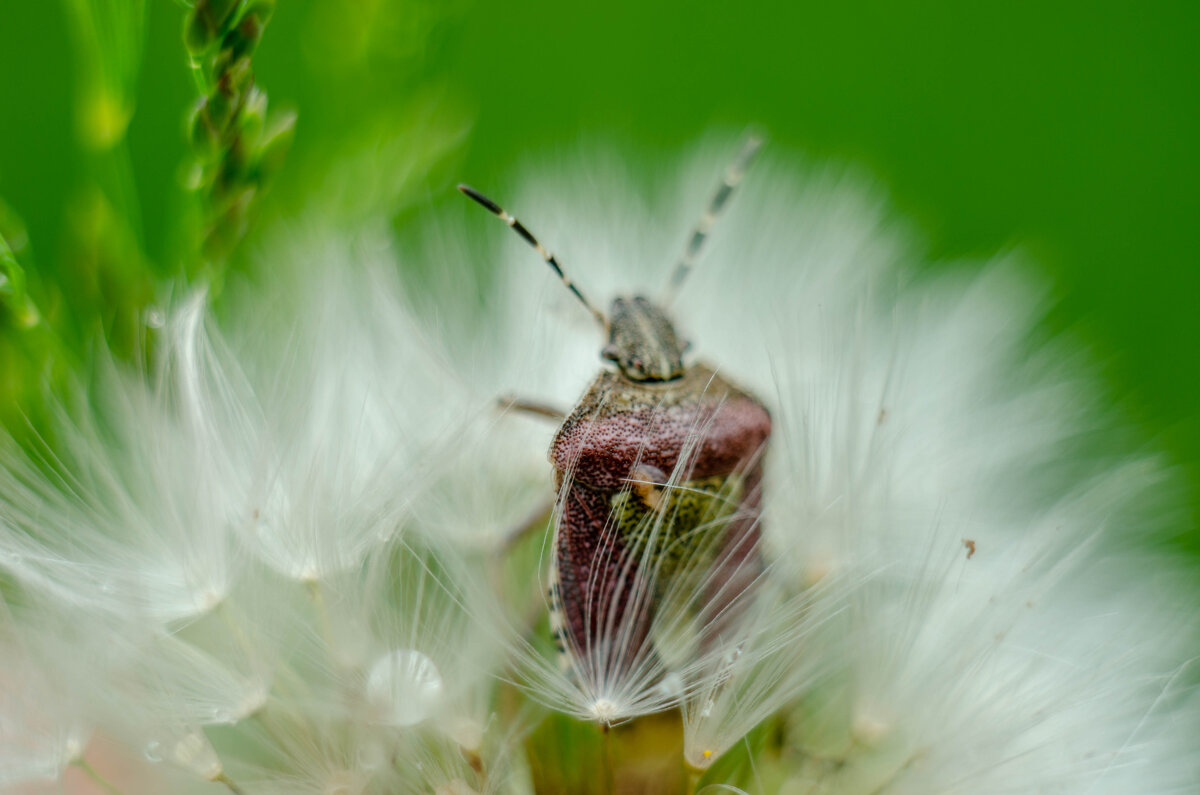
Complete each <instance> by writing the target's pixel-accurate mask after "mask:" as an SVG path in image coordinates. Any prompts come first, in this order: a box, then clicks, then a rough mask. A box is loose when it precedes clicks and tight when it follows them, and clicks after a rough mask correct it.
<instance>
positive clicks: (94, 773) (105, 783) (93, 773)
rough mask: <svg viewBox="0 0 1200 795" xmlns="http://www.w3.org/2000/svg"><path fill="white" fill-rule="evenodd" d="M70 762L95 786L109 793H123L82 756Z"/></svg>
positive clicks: (119, 794) (112, 794)
mask: <svg viewBox="0 0 1200 795" xmlns="http://www.w3.org/2000/svg"><path fill="white" fill-rule="evenodd" d="M71 764H73V765H74V766H75V767H77V768H79V769H80V770H82V771H83V773H84V775H86V776H87V777H88V778H90V779H91V780H92V782H93V783H94V784H95V785H96V786H97V787H99V788H100V789H102V790H104V791H105V792H107V793H108V794H109V795H125V793H124V792H123V791H122V790H120V789H119V788H118V787H117V786H116V785H115V784H113V783H112V782H111V781H109V780H108V779H106V778H105V777H104V776H102V775H100V772H99V771H98V770H96V768H94V767H92V766H91V765H90V764H88V761H87V760H86V759H84V758H83V757H80V758H79V759H76V760H75V761H74V762H72V763H71Z"/></svg>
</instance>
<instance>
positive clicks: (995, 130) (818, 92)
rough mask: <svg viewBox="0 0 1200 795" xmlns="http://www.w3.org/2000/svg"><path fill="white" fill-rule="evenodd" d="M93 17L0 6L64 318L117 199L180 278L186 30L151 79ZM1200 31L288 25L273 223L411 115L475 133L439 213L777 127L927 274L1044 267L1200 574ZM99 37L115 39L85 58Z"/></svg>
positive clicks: (394, 21)
mask: <svg viewBox="0 0 1200 795" xmlns="http://www.w3.org/2000/svg"><path fill="white" fill-rule="evenodd" d="M89 5H90V6H92V7H94V8H96V9H100V10H101V12H102V13H100V15H99V16H100V17H101V18H102V17H103V16H104V13H109V14H111V13H112V8H114V7H119V6H121V5H127V6H129V7H135V6H136V5H137V3H136V2H135V0H94V1H93V0H60V1H59V2H52V1H51V0H41V2H28V0H26V1H24V2H22V1H21V0H0V198H2V199H3V200H4V202H6V203H7V205H8V206H9V207H10V208H11V210H12V211H13V212H15V213H16V214H18V215H19V216H20V217H21V218H22V219H23V220H24V222H25V225H26V227H27V230H28V237H29V240H30V241H31V245H30V246H29V247H28V248H27V249H25V250H24V251H23V253H22V259H21V261H22V264H24V265H25V266H26V267H27V269H28V270H29V271H30V274H31V277H32V278H33V280H34V281H35V282H39V283H41V284H42V285H43V286H44V285H48V284H57V285H60V286H61V292H62V294H63V295H65V296H66V301H65V305H66V306H67V308H61V309H60V310H59V312H58V314H59V316H60V317H63V316H65V315H66V314H67V312H68V310H69V305H70V304H71V300H70V298H71V293H72V291H73V290H75V289H76V286H77V285H78V284H79V281H78V280H79V279H80V278H81V276H80V274H81V272H85V271H86V270H87V268H89V267H98V266H97V265H96V258H95V257H89V256H88V254H87V252H88V251H89V246H93V247H94V246H96V245H98V244H97V243H96V240H95V238H96V237H97V236H98V235H99V236H102V235H103V231H99V232H98V231H97V229H98V228H99V227H101V226H103V225H104V223H105V221H104V219H105V217H106V216H105V215H104V212H102V211H100V210H97V209H96V205H95V203H94V202H92V203H89V202H90V200H89V198H88V197H89V196H90V195H92V194H94V192H95V191H96V190H97V188H98V189H99V191H100V192H101V194H102V195H104V196H106V197H107V204H106V206H110V207H111V208H113V211H114V212H116V213H117V214H118V215H120V216H121V217H124V218H126V219H127V229H126V230H125V232H122V234H123V235H125V237H126V238H127V239H125V240H124V242H121V243H120V244H119V245H118V246H117V250H121V251H128V250H135V249H136V250H138V251H140V252H142V255H141V258H140V262H139V263H137V267H144V268H145V269H146V270H147V271H149V272H151V273H153V274H154V275H155V276H156V277H158V278H162V277H165V276H167V275H169V274H172V273H174V272H175V271H176V270H177V269H178V268H179V267H180V263H179V262H178V261H177V260H178V259H179V253H178V252H179V246H180V243H179V241H180V238H179V234H178V222H177V220H175V219H177V218H178V217H179V216H180V212H181V207H182V206H183V205H184V204H185V203H186V202H185V199H184V192H183V191H182V190H181V188H180V184H181V180H182V174H183V167H182V164H184V163H185V162H187V158H188V147H187V144H186V141H185V138H184V133H183V129H184V125H183V118H184V116H185V115H186V113H187V110H188V108H189V107H190V106H191V104H192V102H193V101H194V99H195V96H196V88H195V85H194V84H193V81H192V77H191V76H190V74H189V70H188V67H187V63H186V56H185V54H184V50H183V48H182V46H181V41H180V30H181V27H182V23H183V18H184V14H185V12H186V9H185V8H184V7H183V6H182V5H179V4H176V3H172V2H169V1H168V0H145V12H146V20H145V27H144V36H143V38H142V45H143V46H142V47H141V49H142V58H141V63H140V68H138V66H139V64H138V63H137V58H136V57H134V58H129V57H128V56H129V52H126V53H125V60H126V61H132V62H131V63H127V62H124V61H122V57H117V56H113V55H112V51H117V52H118V56H119V55H120V51H125V50H128V51H136V50H137V49H138V48H139V47H138V42H137V37H136V36H133V37H125V38H121V37H120V36H119V35H118V34H119V31H114V30H108V29H105V28H104V26H103V24H101V23H100V22H97V21H96V19H91V21H90V23H89V22H88V19H87V8H88V7H89ZM1198 8H1200V6H1197V5H1196V4H1195V3H1194V2H1191V3H1185V2H1177V3H1170V2H1161V3H1147V4H1131V3H1118V2H1096V3H1046V2H1036V3H1035V2H1011V3H997V4H979V3H962V2H946V1H945V0H941V1H940V2H929V3H919V4H913V3H847V4H836V3H822V4H811V5H810V4H801V3H773V4H748V3H741V4H717V3H710V4H702V3H690V4H666V3H659V4H645V3H633V2H609V3H605V4H603V5H602V6H600V7H599V10H598V8H597V7H595V6H592V5H591V4H575V3H548V2H542V1H540V0H539V2H517V3H511V4H510V3H470V2H462V1H458V0H456V1H455V2H388V1H387V0H355V1H354V2H349V1H348V0H281V2H280V3H279V6H278V7H277V8H276V10H275V14H274V17H273V19H272V20H271V22H270V25H269V27H268V29H267V31H266V34H265V37H264V38H263V40H262V44H261V46H260V48H259V50H258V52H257V53H256V54H255V55H254V65H255V70H256V77H257V82H258V84H259V85H260V86H262V87H263V88H264V89H265V90H266V92H267V93H268V94H269V97H270V102H271V105H272V107H274V108H279V107H290V108H293V109H295V110H296V111H297V112H298V115H299V116H298V118H299V121H298V123H297V126H296V136H295V143H294V146H293V148H292V150H291V152H290V154H289V155H288V159H287V161H286V165H285V166H284V168H283V171H282V172H281V173H280V175H279V177H278V180H277V182H276V184H275V186H274V188H273V191H272V193H271V194H270V197H269V198H268V200H267V202H266V205H265V206H264V209H263V212H264V213H270V212H276V213H278V212H286V211H287V209H288V208H289V207H294V206H296V205H297V204H298V203H299V202H300V201H302V199H303V197H304V196H306V195H308V194H310V193H311V192H312V191H314V190H319V189H320V186H321V184H322V182H321V180H323V179H324V176H325V173H326V169H327V168H329V167H330V165H331V164H332V163H334V162H336V160H337V158H338V157H339V155H340V154H341V153H343V152H344V150H345V148H346V146H347V141H348V140H351V139H353V138H355V136H358V135H360V134H361V135H362V136H370V135H373V134H374V135H379V134H384V135H386V133H387V130H388V128H389V125H397V126H398V125H401V124H411V123H412V114H413V113H414V112H416V111H414V108H421V109H424V110H422V111H421V112H428V113H431V114H433V115H434V116H436V115H438V114H443V115H445V116H446V117H447V118H462V119H463V120H466V121H470V122H471V123H472V126H471V127H470V132H469V134H468V136H467V138H466V139H465V140H464V141H463V142H462V144H461V146H460V147H459V149H458V150H457V151H458V155H457V160H456V162H455V170H456V172H457V174H455V175H448V176H447V178H446V179H445V180H444V184H443V182H442V181H438V180H429V182H428V184H427V185H426V186H424V190H426V191H427V192H428V194H429V195H431V196H432V197H433V198H435V199H440V198H442V197H443V196H445V195H448V193H449V191H450V190H451V184H452V182H453V177H454V176H462V177H465V176H466V175H469V177H470V179H471V180H472V181H473V182H476V183H478V184H484V185H486V184H494V183H495V182H496V181H497V180H499V179H500V177H501V175H505V174H511V173H512V172H513V170H514V168H515V167H516V166H517V165H518V164H519V163H520V162H522V161H525V160H527V159H529V158H531V157H534V156H536V155H538V154H539V153H541V152H545V151H547V150H552V151H560V152H561V151H569V150H570V148H571V147H572V146H573V144H574V143H575V142H577V141H578V140H579V139H580V138H581V137H586V138H588V139H592V140H595V139H597V138H600V139H605V138H607V139H611V140H614V141H617V142H619V143H620V142H624V143H629V144H631V145H633V146H636V147H642V148H643V149H646V150H650V151H662V152H668V151H672V150H676V149H683V148H686V146H687V145H688V144H689V143H690V142H691V141H693V140H694V139H696V138H697V137H698V136H700V135H701V134H702V133H704V132H705V131H707V130H710V129H712V127H713V126H714V125H717V126H720V127H722V128H724V129H726V130H736V129H739V128H741V127H742V126H744V125H745V124H746V123H747V122H756V123H757V124H759V125H761V126H762V127H763V128H765V129H766V130H767V131H768V132H769V134H770V136H771V139H772V141H773V142H774V143H775V144H777V145H783V146H787V147H791V148H796V149H799V150H802V151H806V152H808V153H811V154H815V155H819V156H833V157H836V158H838V159H841V160H849V161H852V162H857V163H860V164H862V165H864V166H866V167H867V168H868V169H869V170H871V171H872V172H874V173H875V174H876V175H878V176H879V177H880V178H881V179H882V181H883V184H885V185H886V186H887V187H888V189H889V190H890V191H891V193H892V197H893V200H894V201H895V203H896V204H897V206H898V208H899V209H900V211H901V212H902V213H903V214H905V215H907V216H908V217H910V218H911V219H913V220H914V221H915V223H916V224H917V225H918V226H919V227H920V229H921V230H922V232H923V233H924V234H925V235H926V236H927V238H928V240H929V242H930V244H931V246H932V251H933V257H932V261H931V263H930V267H931V268H941V267H955V266H954V265H952V264H949V263H950V261H951V260H953V259H954V258H956V257H959V256H962V255H988V254H991V253H994V252H997V251H1002V250H1005V249H1006V248H1008V247H1009V246H1011V245H1012V244H1013V243H1020V244H1021V245H1022V246H1023V247H1025V248H1027V249H1028V250H1030V251H1031V252H1033V254H1034V255H1035V256H1036V257H1037V265H1038V267H1039V268H1041V269H1042V270H1043V271H1044V274H1045V275H1046V277H1047V278H1048V279H1049V280H1050V281H1051V283H1052V284H1053V285H1054V292H1055V295H1056V297H1057V298H1058V299H1059V304H1058V306H1057V309H1056V310H1055V313H1054V315H1053V316H1052V318H1051V319H1050V323H1051V324H1052V325H1053V326H1054V327H1055V329H1057V330H1063V331H1069V332H1070V333H1072V334H1075V335H1078V336H1079V337H1081V338H1082V339H1083V340H1084V341H1085V342H1086V343H1087V344H1088V345H1089V347H1090V348H1092V350H1093V352H1094V355H1095V357H1096V359H1097V360H1098V362H1099V364H1100V366H1101V368H1102V372H1103V376H1104V378H1105V379H1106V383H1107V385H1108V387H1109V388H1110V391H1111V401H1110V402H1112V403H1113V404H1114V405H1117V406H1118V408H1119V410H1120V411H1121V412H1122V414H1123V415H1124V418H1125V419H1127V420H1128V421H1129V422H1130V424H1131V425H1132V426H1133V427H1135V428H1136V429H1137V430H1138V432H1139V433H1140V435H1141V438H1142V439H1143V440H1145V439H1147V438H1148V439H1149V442H1150V445H1151V446H1152V447H1155V446H1156V447H1160V448H1162V449H1165V450H1166V451H1167V453H1168V454H1169V456H1170V457H1171V459H1172V461H1173V463H1174V464H1175V465H1177V466H1178V467H1179V468H1180V469H1181V471H1183V473H1184V476H1185V478H1186V482H1187V483H1188V484H1189V486H1188V488H1189V492H1188V501H1189V502H1188V505H1189V510H1190V520H1191V524H1190V528H1191V529H1188V530H1186V531H1182V532H1181V536H1180V540H1181V541H1182V542H1184V543H1185V544H1186V545H1187V546H1188V547H1190V548H1192V549H1193V550H1197V549H1200V533H1197V532H1196V530H1195V528H1196V527H1197V525H1198V524H1200V522H1198V521H1197V519H1198V518H1200V468H1198V467H1197V464H1198V463H1200V418H1198V412H1197V407H1198V406H1197V394H1198V387H1200V354H1198V353H1197V345H1198V343H1200V309H1198V306H1197V305H1198V304H1200V188H1198V185H1200V154H1198V153H1197V142H1200V91H1198V90H1197V88H1198V85H1197V82H1198V78H1200V69H1198V68H1197V67H1198V66H1200V54H1198V53H1200V44H1198V42H1200V11H1198V10H1197V9H1198ZM105 9H108V11H107V12H105V11H104V10H105ZM81 20H82V21H81ZM87 24H92V25H93V29H98V30H100V33H99V35H97V36H95V41H93V43H92V44H90V45H89V43H88V42H89V33H88V30H87V28H86V25H87ZM134 27H135V29H136V26H134ZM96 42H99V44H98V45H97V44H96ZM89 48H91V49H97V50H98V51H99V52H100V54H99V55H96V53H90V50H89ZM105 48H108V50H109V51H110V52H109V54H108V55H105ZM97 59H99V62H103V63H107V64H108V66H109V67H110V68H111V69H115V70H116V72H117V75H116V77H112V75H107V76H104V77H103V79H101V81H100V82H101V83H103V82H104V81H105V80H109V82H112V81H113V80H115V81H116V82H117V83H118V84H119V83H121V81H122V80H124V81H125V82H126V83H127V84H128V86H127V90H126V93H127V94H128V95H129V101H130V103H131V104H130V105H129V107H128V109H129V110H132V111H133V115H132V117H131V119H130V121H129V126H128V130H127V135H126V136H125V139H124V141H123V142H122V143H121V144H119V145H118V146H117V147H115V148H111V149H110V148H106V144H105V143H104V142H100V143H97V142H96V141H95V140H91V138H93V137H94V133H95V128H96V126H97V123H96V122H95V119H94V117H89V116H88V112H87V111H86V108H87V107H89V106H88V104H87V101H86V100H87V97H88V96H90V95H89V93H88V92H89V89H88V86H89V85H91V82H90V81H93V82H94V79H95V77H96V75H95V70H96V68H97V67H96V64H97V62H98V61H97ZM114 61H115V62H116V63H115V66H114ZM92 112H93V114H94V113H95V112H96V111H95V109H94V108H93V110H92ZM88 118H92V123H91V126H90V127H89V124H88V122H87V119H88ZM81 119H83V122H82V123H81ZM99 126H100V127H101V128H102V129H103V126H104V125H103V124H100V125H99ZM452 126H453V125H446V126H445V127H444V128H440V129H449V128H450V127H452ZM89 129H91V130H92V132H91V133H89V132H88V130H89ZM429 129H431V130H435V129H439V128H438V127H437V125H431V126H430V127H429ZM89 230H90V231H89ZM122 246H123V247H124V248H122ZM15 247H16V246H15V245H14V248H15ZM116 259H118V260H120V261H121V262H120V263H118V264H117V265H111V264H110V265H109V266H108V267H126V266H128V267H134V265H130V264H129V263H128V261H127V260H128V259H129V257H126V256H120V257H117V258H116ZM81 261H82V262H83V264H82V265H81V264H80V262H81ZM89 263H90V264H89ZM118 281H119V280H118ZM78 289H79V290H83V289H84V288H83V287H78ZM96 294H97V295H99V296H100V299H99V300H101V301H103V300H106V299H105V296H106V295H107V293H105V290H104V288H103V287H101V288H97V290H96ZM44 300H51V299H44ZM79 325H80V326H81V327H84V328H83V331H80V332H79V338H81V339H82V338H84V337H86V333H85V332H86V326H87V323H86V322H84V321H80V322H79ZM6 350H7V351H10V353H8V354H5V352H4V351H6ZM11 350H12V349H11V348H5V349H0V356H3V355H9V356H12V354H11ZM19 372H20V371H19V369H18V368H12V367H10V368H8V369H7V370H6V369H5V368H3V367H0V373H7V376H6V377H8V378H14V377H16V376H14V373H19ZM5 391H6V392H7V391H11V390H5Z"/></svg>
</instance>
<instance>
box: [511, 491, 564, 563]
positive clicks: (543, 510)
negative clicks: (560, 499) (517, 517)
mask: <svg viewBox="0 0 1200 795" xmlns="http://www.w3.org/2000/svg"><path fill="white" fill-rule="evenodd" d="M553 512H554V498H553V497H548V498H547V499H546V501H545V502H543V503H541V504H539V505H538V506H537V507H536V508H534V509H533V510H532V511H530V512H529V515H528V516H526V517H525V518H524V519H522V520H521V521H520V522H518V523H517V525H516V527H514V528H513V529H512V530H509V531H508V532H507V533H505V535H504V544H503V546H502V547H501V549H503V550H504V551H505V552H507V551H509V550H511V549H512V548H513V547H515V546H516V545H517V544H520V543H521V542H522V541H524V540H525V538H526V537H527V536H528V535H529V534H530V533H532V532H534V531H536V530H541V529H543V528H545V527H546V525H548V524H549V523H550V515H551V514H552V513H553Z"/></svg>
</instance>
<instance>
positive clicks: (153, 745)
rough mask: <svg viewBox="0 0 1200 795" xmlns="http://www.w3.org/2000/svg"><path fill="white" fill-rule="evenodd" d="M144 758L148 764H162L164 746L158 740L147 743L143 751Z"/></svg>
mask: <svg viewBox="0 0 1200 795" xmlns="http://www.w3.org/2000/svg"><path fill="white" fill-rule="evenodd" d="M142 756H144V757H146V761H147V762H161V761H162V744H161V743H159V741H158V740H153V741H151V742H148V743H146V747H145V748H143V749H142Z"/></svg>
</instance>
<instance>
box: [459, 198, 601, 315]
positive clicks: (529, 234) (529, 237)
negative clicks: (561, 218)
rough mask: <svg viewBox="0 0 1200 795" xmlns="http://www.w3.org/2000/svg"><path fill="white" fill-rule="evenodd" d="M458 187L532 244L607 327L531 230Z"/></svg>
mask: <svg viewBox="0 0 1200 795" xmlns="http://www.w3.org/2000/svg"><path fill="white" fill-rule="evenodd" d="M458 189H459V190H460V191H462V192H463V193H464V194H466V195H467V196H468V197H470V198H471V199H474V200H475V201H476V202H478V203H479V204H482V205H483V206H484V207H486V208H487V209H488V210H489V211H490V212H491V213H492V214H493V215H495V216H496V217H497V218H499V219H500V220H501V221H503V222H504V223H506V224H508V226H509V228H510V229H512V230H513V231H514V232H516V233H517V234H518V235H520V236H521V238H522V239H523V240H524V241H525V242H526V243H528V244H529V245H531V246H533V247H534V249H536V250H537V253H539V254H541V255H542V259H544V260H545V261H546V264H547V265H549V266H550V268H551V269H552V270H553V271H554V272H555V273H556V274H558V278H560V279H562V283H563V284H564V285H565V286H566V288H567V289H568V290H570V291H571V292H572V293H574V294H575V297H576V298H578V299H579V302H580V303H581V304H583V305H584V306H585V307H587V310H588V311H589V312H591V313H592V317H594V318H596V320H597V321H599V323H600V325H601V326H602V327H604V328H605V329H607V328H608V318H606V317H605V316H604V313H603V312H601V311H600V310H599V309H597V308H596V307H594V306H592V304H591V302H590V301H588V300H587V299H586V298H584V297H583V293H581V292H579V288H578V287H576V286H575V282H573V281H571V280H570V279H569V278H567V275H566V274H565V273H563V269H562V266H561V265H559V264H558V260H557V259H555V257H554V255H553V254H551V253H550V252H549V251H547V250H546V247H545V246H543V245H542V244H541V243H539V242H538V240H537V238H536V237H534V236H533V233H532V232H530V231H529V230H528V229H526V228H525V225H524V224H522V223H521V222H520V221H518V220H517V219H516V218H515V217H513V216H511V215H509V214H508V213H507V212H505V210H504V208H503V207H501V206H500V205H499V204H496V203H495V202H494V201H492V200H491V199H489V198H488V197H487V196H484V195H483V194H482V193H480V192H479V191H477V190H475V189H474V188H472V187H471V186H470V185H459V186H458Z"/></svg>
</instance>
